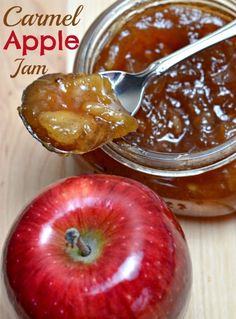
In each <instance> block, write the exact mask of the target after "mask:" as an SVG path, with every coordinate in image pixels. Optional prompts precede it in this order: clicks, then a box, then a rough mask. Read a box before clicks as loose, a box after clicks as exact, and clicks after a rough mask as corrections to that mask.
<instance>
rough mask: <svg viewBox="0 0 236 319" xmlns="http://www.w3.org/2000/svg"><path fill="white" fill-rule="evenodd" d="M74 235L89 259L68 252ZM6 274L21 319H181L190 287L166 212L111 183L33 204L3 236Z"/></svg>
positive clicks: (127, 184) (126, 183) (59, 188)
mask: <svg viewBox="0 0 236 319" xmlns="http://www.w3.org/2000/svg"><path fill="white" fill-rule="evenodd" d="M71 227H75V228H77V229H79V230H80V232H81V234H82V236H83V237H84V241H85V242H86V240H87V243H88V244H89V243H90V244H91V247H92V252H91V255H90V256H87V257H81V256H80V255H79V254H78V252H76V254H74V253H73V252H72V249H71V248H68V247H67V245H66V241H65V233H66V231H67V230H68V229H70V228H71ZM73 254H74V255H73ZM77 255H78V259H77ZM83 258H84V259H83ZM3 273H4V283H5V288H6V292H7V295H8V298H9V300H10V302H11V304H12V305H13V307H14V309H15V312H16V313H17V316H18V318H23V319H29V318H30V319H60V318H62V319H92V318H93V319H139V318H140V319H176V318H182V317H183V314H184V312H185V308H186V304H187V303H188V299H189V295H190V290H191V282H192V271H191V261H190V255H189V250H188V246H187V243H186V240H185V237H184V234H183V231H182V230H181V227H180V226H179V224H178V222H177V221H176V219H175V217H174V215H173V214H172V213H171V212H170V210H169V209H168V208H167V206H166V204H165V203H164V202H163V201H162V199H160V198H159V197H158V196H157V195H156V194H155V193H154V192H153V191H151V190H150V189H149V188H147V187H146V186H144V185H142V184H140V183H138V182H136V181H133V180H130V179H127V178H123V177H116V176H110V175H109V176H106V175H87V176H80V177H71V178H68V179H66V180H63V181H60V182H58V183H57V184H54V185H52V186H50V187H49V188H48V189H47V190H46V191H44V192H43V193H42V194H41V195H39V196H38V197H37V198H36V199H35V200H33V201H32V202H31V203H30V204H29V205H28V206H27V207H26V208H25V209H24V211H23V212H22V214H21V215H20V217H19V218H18V220H17V221H16V223H15V225H14V226H13V228H12V230H11V232H10V234H9V236H8V239H7V241H6V244H5V248H4V255H3Z"/></svg>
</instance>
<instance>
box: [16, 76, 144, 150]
mask: <svg viewBox="0 0 236 319" xmlns="http://www.w3.org/2000/svg"><path fill="white" fill-rule="evenodd" d="M18 111H19V114H20V116H21V118H22V120H23V122H24V124H25V126H26V127H27V129H28V131H29V132H30V133H31V134H32V135H33V136H34V137H35V138H36V139H38V140H39V141H40V142H41V143H42V144H43V145H44V146H45V147H46V148H47V149H49V150H50V151H54V152H58V153H68V152H69V153H77V154H83V153H86V152H89V151H91V150H93V149H95V148H97V147H99V146H101V145H102V144H104V143H107V142H108V141H111V140H113V139H116V138H120V137H123V136H125V135H127V134H128V133H130V132H134V131H135V130H136V129H137V127H138V124H137V121H136V119H135V118H133V117H132V116H130V115H129V114H128V113H127V112H126V111H125V110H124V109H123V108H122V106H121V104H120V102H119V100H118V99H117V98H116V96H115V94H114V93H113V90H112V87H111V84H110V81H109V80H108V79H106V78H104V77H102V76H101V75H98V74H92V75H85V74H61V73H58V74H48V75H45V76H43V77H41V78H39V79H38V80H36V81H35V82H33V83H32V84H31V85H29V86H28V87H27V88H26V89H25V91H24V93H23V96H22V105H21V106H20V107H19V108H18Z"/></svg>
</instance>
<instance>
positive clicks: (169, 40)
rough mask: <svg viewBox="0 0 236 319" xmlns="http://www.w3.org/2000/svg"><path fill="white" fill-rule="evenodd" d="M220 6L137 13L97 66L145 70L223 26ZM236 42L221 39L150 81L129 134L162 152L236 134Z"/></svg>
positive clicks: (209, 143)
mask: <svg viewBox="0 0 236 319" xmlns="http://www.w3.org/2000/svg"><path fill="white" fill-rule="evenodd" d="M229 21H230V18H229V17H227V16H225V15H223V14H220V12H217V15H216V12H211V11H209V10H206V11H204V10H203V9H199V8H197V7H190V6H189V7H186V6H181V5H176V6H174V5H172V6H170V5H167V6H161V7H160V8H157V9H156V10H153V8H151V9H148V10H146V11H145V12H144V13H142V14H137V15H136V16H134V17H133V18H132V19H131V20H130V21H129V22H128V23H127V24H125V25H124V26H123V27H122V30H120V31H119V32H117V34H116V35H115V37H114V38H113V39H112V41H111V42H110V43H109V45H108V46H107V47H106V48H105V49H104V50H103V52H102V54H101V56H100V58H99V59H98V61H97V64H96V69H95V70H96V71H101V70H123V71H128V72H139V71H142V70H143V69H145V68H146V67H148V66H149V65H150V64H151V63H152V62H153V61H155V60H158V59H160V58H162V57H164V56H166V55H168V54H170V53H172V52H174V51H176V50H178V49H180V48H182V47H183V46H186V45H187V44H189V43H193V42H194V41H197V40H198V39H200V38H202V37H203V36H205V35H207V34H208V33H211V32H213V31H215V30H216V29H217V28H219V27H222V26H223V25H224V24H225V23H226V22H229ZM235 62H236V42H235V41H232V40H228V41H225V42H223V43H220V44H218V45H216V46H214V48H210V49H208V50H205V51H204V52H201V53H199V54H197V55H195V56H193V57H192V58H189V59H187V60H186V61H183V62H182V63H180V64H178V65H177V66H176V67H174V68H172V69H171V70H170V71H168V72H167V73H166V74H165V75H163V76H161V77H160V78H155V79H154V80H153V81H151V83H149V85H148V87H147V89H146V94H145V96H144V99H143V101H142V106H141V109H140V111H139V112H138V113H137V114H136V118H137V119H138V122H139V128H138V130H137V132H134V133H132V134H130V135H129V136H128V137H127V138H126V139H127V141H128V142H129V143H130V144H132V145H135V146H140V147H142V148H144V149H148V150H153V151H158V152H179V153H182V152H196V151H201V150H205V149H208V148H211V147H214V146H216V145H219V144H221V143H223V142H224V141H226V140H228V139H229V138H231V137H232V136H234V135H236V86H235V83H236V63H235Z"/></svg>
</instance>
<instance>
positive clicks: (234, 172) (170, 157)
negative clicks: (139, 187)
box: [74, 0, 236, 216]
mask: <svg viewBox="0 0 236 319" xmlns="http://www.w3.org/2000/svg"><path fill="white" fill-rule="evenodd" d="M163 3H165V4H166V3H181V4H184V3H186V4H189V3H192V4H194V3H195V4H201V5H207V6H208V7H214V8H219V9H220V10H221V11H223V12H226V13H228V14H230V15H231V16H232V17H233V16H236V1H235V0H231V1H230V0H197V1H194V0H190V1H189V0H182V1H175V0H169V1H168V0H159V1H153V0H142V1H140V0H121V1H116V2H115V3H114V4H113V5H112V6H111V7H110V8H108V9H107V10H106V11H105V12H104V13H102V15H100V16H99V17H98V18H97V20H96V21H95V22H94V23H93V24H92V26H91V27H90V29H89V30H88V31H87V33H86V35H85V36H84V39H83V41H82V42H81V44H80V48H79V51H78V54H77V56H76V60H75V64H74V72H76V73H77V72H84V73H92V72H93V70H94V66H95V63H96V60H97V58H98V57H99V53H100V52H101V50H102V49H103V48H104V46H105V45H106V44H107V43H109V41H110V39H112V37H113V35H114V34H115V33H116V31H117V30H118V29H120V28H121V26H122V25H123V24H124V23H125V22H127V20H129V19H130V17H131V16H133V15H134V14H135V13H136V12H141V11H142V10H145V9H146V8H149V7H153V6H158V5H161V4H163ZM83 158H84V159H85V160H86V161H87V162H88V163H90V164H91V165H92V167H93V169H94V170H95V171H96V172H98V173H108V174H115V175H121V176H126V177H130V178H133V179H136V180H138V181H141V182H142V183H144V184H146V185H148V186H149V187H151V188H152V189H153V190H154V191H155V192H157V193H158V194H159V195H160V196H162V197H163V198H164V199H165V201H166V202H167V204H168V205H169V206H170V208H171V209H172V210H173V211H174V212H175V213H176V214H180V215H188V216H219V215H225V214H230V213H233V212H235V211H236V137H233V138H231V139H229V140H227V141H226V142H225V143H223V144H221V145H218V146H217V147H214V148H211V149H209V150H206V151H201V152H197V153H191V154H182V153H158V152H153V151H152V152H151V151H147V150H144V149H141V148H138V147H134V146H131V145H130V144H128V143H127V142H125V141H124V140H123V141H119V142H110V143H108V144H106V145H104V146H103V147H102V148H100V149H97V150H95V151H92V152H90V153H87V154H85V155H84V156H83ZM76 159H77V160H78V161H81V157H80V156H76Z"/></svg>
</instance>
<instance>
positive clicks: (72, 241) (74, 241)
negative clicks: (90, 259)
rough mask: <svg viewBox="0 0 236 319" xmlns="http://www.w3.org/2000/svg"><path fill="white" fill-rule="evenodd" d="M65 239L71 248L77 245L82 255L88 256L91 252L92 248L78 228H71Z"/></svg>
mask: <svg viewBox="0 0 236 319" xmlns="http://www.w3.org/2000/svg"><path fill="white" fill-rule="evenodd" d="M65 240H66V241H67V243H68V244H69V245H70V246H71V248H74V247H75V246H77V247H78V248H79V251H80V254H81V256H83V257H86V256H88V255H89V254H90V253H91V248H90V247H89V246H88V245H87V244H86V243H85V242H84V240H83V239H82V238H81V235H80V232H79V231H78V230H77V229H76V228H70V229H68V230H67V231H66V234H65Z"/></svg>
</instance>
